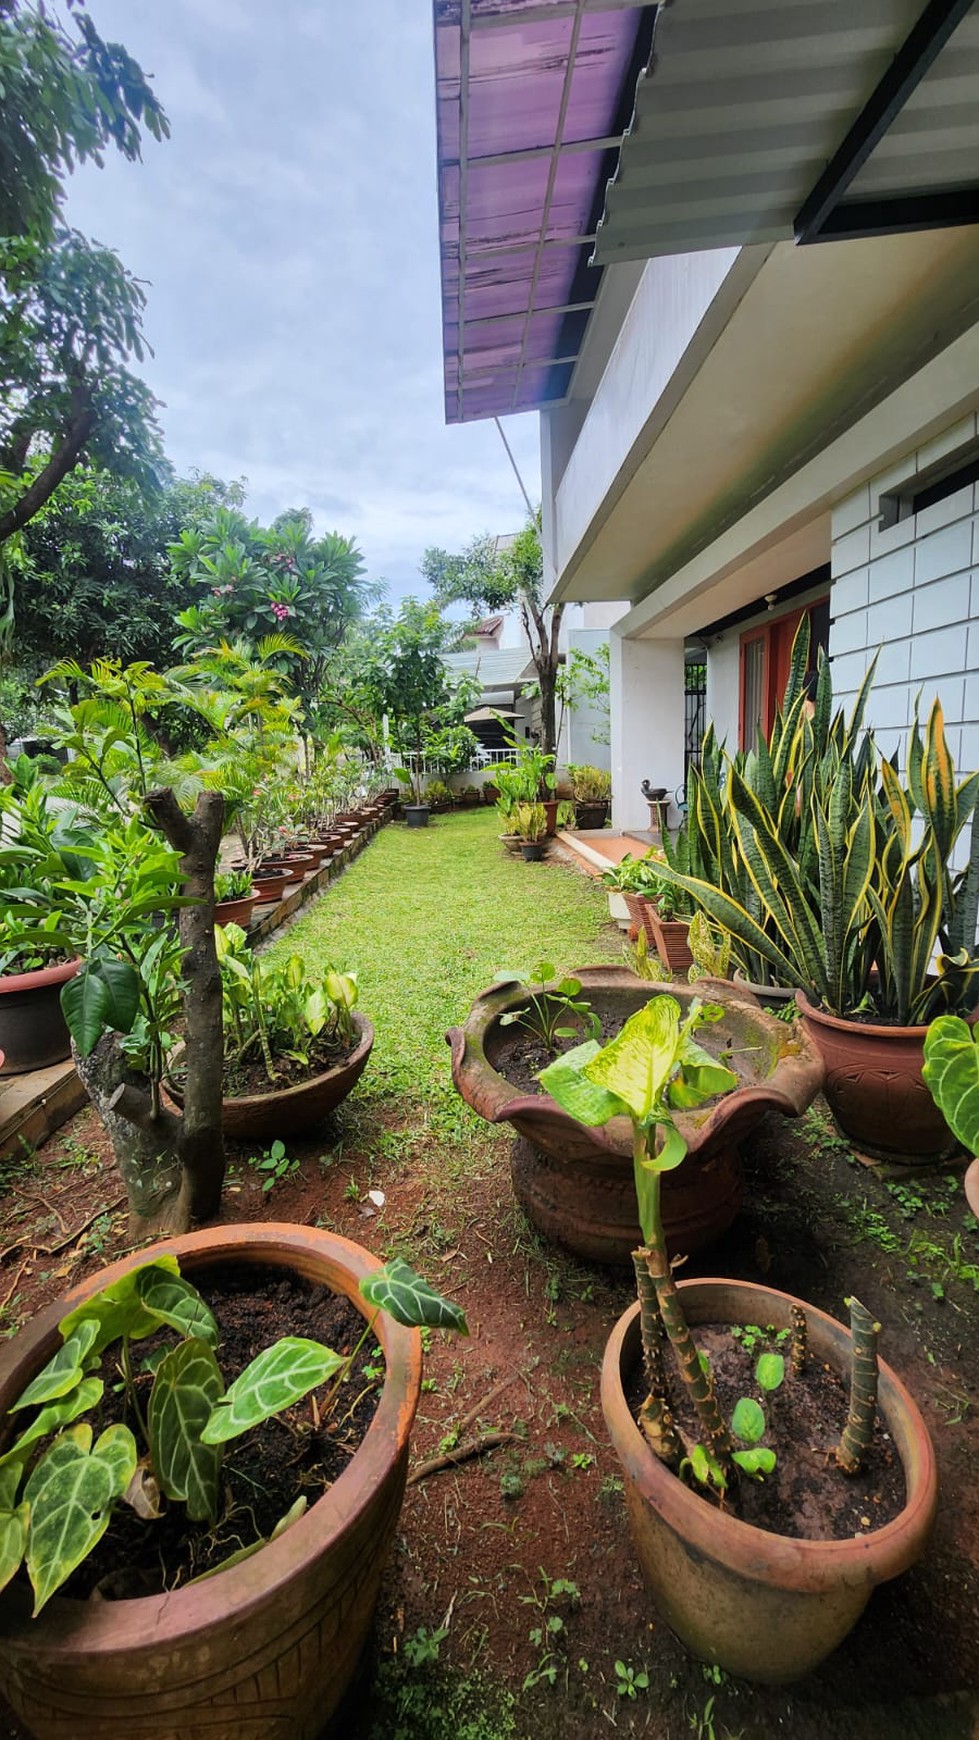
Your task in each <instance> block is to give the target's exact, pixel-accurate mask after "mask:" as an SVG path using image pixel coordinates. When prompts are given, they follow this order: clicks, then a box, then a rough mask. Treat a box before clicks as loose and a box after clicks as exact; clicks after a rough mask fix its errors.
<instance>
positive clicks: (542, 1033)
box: [496, 961, 602, 1051]
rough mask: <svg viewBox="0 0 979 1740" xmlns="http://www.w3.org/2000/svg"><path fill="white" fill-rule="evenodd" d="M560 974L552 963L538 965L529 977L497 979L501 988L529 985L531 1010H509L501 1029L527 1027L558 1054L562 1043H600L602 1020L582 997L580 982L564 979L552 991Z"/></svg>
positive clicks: (512, 974) (499, 975) (502, 975)
mask: <svg viewBox="0 0 979 1740" xmlns="http://www.w3.org/2000/svg"><path fill="white" fill-rule="evenodd" d="M556 974H557V968H556V967H555V966H554V965H553V963H552V962H551V961H538V962H537V964H536V966H533V967H531V969H530V972H529V973H521V972H505V973H497V975H496V979H497V983H498V984H502V985H508V984H516V985H526V986H527V989H528V992H529V1002H528V1004H527V1007H526V1008H525V1009H510V1010H508V1012H507V1013H506V1014H505V1015H501V1016H500V1026H501V1027H512V1026H514V1025H515V1024H516V1025H519V1026H520V1027H525V1028H526V1029H527V1032H528V1033H532V1034H533V1035H534V1037H535V1038H536V1039H540V1040H541V1041H542V1043H543V1044H544V1045H546V1047H547V1049H548V1051H556V1050H557V1042H558V1040H559V1039H598V1038H599V1036H600V1034H601V1031H602V1023H601V1021H600V1019H599V1017H598V1016H597V1015H596V1014H595V1011H594V1010H593V1008H592V1006H591V1004H590V1003H589V1001H588V999H587V997H582V995H581V980H580V979H572V978H564V979H561V980H559V982H558V983H557V984H556V985H553V984H552V985H551V989H550V990H548V988H547V987H548V985H549V984H551V981H552V980H553V979H554V978H555V977H556ZM535 987H536V988H535Z"/></svg>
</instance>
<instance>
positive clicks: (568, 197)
mask: <svg viewBox="0 0 979 1740" xmlns="http://www.w3.org/2000/svg"><path fill="white" fill-rule="evenodd" d="M654 13H655V7H654V6H650V5H646V4H644V3H643V0H435V73H436V99H437V118H438V176H439V225H440V247H441V256H442V319H443V349H444V353H445V414H446V420H447V421H448V422H450V423H459V422H466V421H468V420H470V419H472V418H477V417H492V416H503V415H506V414H507V413H508V412H512V411H527V410H533V409H536V408H538V407H539V406H541V405H546V404H555V403H558V402H560V400H562V399H563V398H564V397H565V395H566V393H567V389H568V385H569V382H570V379H571V374H572V371H573V369H574V365H575V361H576V360H577V356H578V351H579V348H580V345H581V341H582V338H583V336H584V331H585V327H586V325H587V323H588V315H589V311H590V309H591V308H592V306H593V304H594V300H595V295H596V292H597V288H598V284H599V281H600V278H601V272H600V271H599V270H598V269H597V268H596V267H594V266H592V265H590V264H589V258H588V257H589V254H590V253H591V248H592V244H593V242H594V237H595V224H596V220H597V218H598V215H599V212H600V211H601V207H602V200H603V198H604V189H605V184H606V181H607V179H608V177H609V175H610V174H611V173H612V169H613V168H614V165H615V159H616V152H617V149H618V146H619V143H620V140H621V137H622V132H623V129H624V127H625V123H626V121H627V120H628V118H629V115H630V114H631V112H632V106H633V101H634V96H635V84H636V78H637V76H638V73H639V70H640V68H641V66H642V65H644V63H645V61H646V58H647V56H648V53H649V45H650V41H651V39H652V21H653V16H654Z"/></svg>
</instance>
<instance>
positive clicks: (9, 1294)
mask: <svg viewBox="0 0 979 1740" xmlns="http://www.w3.org/2000/svg"><path fill="white" fill-rule="evenodd" d="M36 1255H37V1252H36V1251H28V1253H27V1255H26V1257H25V1258H24V1261H23V1262H22V1263H21V1265H20V1268H19V1269H18V1270H17V1273H16V1275H15V1276H14V1278H13V1280H12V1281H11V1283H10V1286H9V1287H8V1288H7V1291H6V1293H5V1294H4V1296H3V1298H2V1299H0V1311H6V1309H7V1306H8V1305H9V1304H10V1301H11V1299H12V1298H13V1296H14V1294H15V1293H16V1291H17V1284H18V1282H19V1281H20V1278H21V1275H22V1274H23V1273H24V1270H25V1269H26V1267H27V1265H28V1263H29V1262H30V1260H31V1258H32V1256H36Z"/></svg>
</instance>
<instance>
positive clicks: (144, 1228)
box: [71, 1033, 190, 1239]
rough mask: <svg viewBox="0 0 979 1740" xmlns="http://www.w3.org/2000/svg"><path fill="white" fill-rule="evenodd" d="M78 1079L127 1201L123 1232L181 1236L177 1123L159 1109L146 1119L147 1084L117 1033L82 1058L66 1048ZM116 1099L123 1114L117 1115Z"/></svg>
mask: <svg viewBox="0 0 979 1740" xmlns="http://www.w3.org/2000/svg"><path fill="white" fill-rule="evenodd" d="M71 1050H72V1056H73V1057H74V1059H75V1068H76V1069H77V1071H78V1075H79V1079H80V1081H81V1083H82V1085H83V1087H84V1089H85V1092H86V1093H87V1094H88V1097H89V1099H90V1100H91V1102H92V1104H93V1106H94V1107H95V1110H96V1111H97V1112H98V1114H99V1117H100V1118H101V1120H102V1122H103V1124H104V1125H105V1128H106V1130H107V1132H108V1134H109V1137H110V1139H111V1142H112V1151H113V1153H114V1155H115V1157H116V1165H117V1166H118V1168H119V1171H120V1173H121V1175H122V1181H123V1183H124V1184H125V1186H126V1195H127V1196H128V1198H129V1233H130V1237H131V1238H133V1239H140V1238H145V1237H146V1235H147V1233H158V1234H164V1233H178V1232H186V1231H187V1230H188V1228H189V1226H190V1213H189V1204H188V1202H187V1200H186V1198H187V1192H186V1189H185V1188H184V1178H183V1166H182V1164H181V1160H180V1119H179V1118H178V1117H177V1115H176V1113H174V1112H169V1111H167V1110H165V1109H161V1111H160V1114H159V1116H158V1117H156V1118H153V1117H151V1116H149V1115H148V1114H149V1112H150V1111H151V1101H150V1093H149V1082H148V1081H147V1079H146V1077H145V1076H142V1075H138V1074H137V1073H136V1071H135V1070H133V1069H131V1068H130V1067H129V1064H128V1062H127V1060H126V1056H125V1053H124V1051H123V1049H122V1046H121V1045H120V1043H119V1035H118V1034H117V1033H106V1034H104V1035H103V1037H102V1038H101V1039H100V1040H99V1042H98V1044H97V1046H96V1047H95V1050H94V1051H93V1052H91V1053H90V1055H89V1056H88V1057H80V1056H79V1054H78V1052H77V1051H76V1049H75V1046H74V1044H73V1045H72V1048H71ZM133 1096H135V1100H136V1101H140V1102H142V1110H143V1113H144V1116H143V1117H142V1119H141V1121H140V1123H138V1124H137V1123H135V1122H134V1121H133V1117H132V1108H133V1105H134V1103H135V1102H134V1098H133ZM120 1101H125V1103H126V1106H127V1110H126V1111H125V1112H123V1111H122V1109H121V1105H120Z"/></svg>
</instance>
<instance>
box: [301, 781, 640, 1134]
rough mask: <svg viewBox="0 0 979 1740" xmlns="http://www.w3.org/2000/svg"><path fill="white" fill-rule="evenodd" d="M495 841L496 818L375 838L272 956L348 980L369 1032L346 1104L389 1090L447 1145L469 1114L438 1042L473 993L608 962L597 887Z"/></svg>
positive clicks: (482, 815) (458, 820) (611, 945)
mask: <svg viewBox="0 0 979 1740" xmlns="http://www.w3.org/2000/svg"><path fill="white" fill-rule="evenodd" d="M498 832H499V823H498V821H497V818H496V816H495V814H494V813H493V812H491V811H490V812H487V811H481V810H475V811H469V812H464V813H463V814H461V815H457V816H446V817H440V818H439V819H438V820H437V821H435V822H433V823H432V824H431V825H430V826H429V827H428V828H425V829H415V830H411V831H409V830H408V829H407V828H404V827H400V826H397V825H395V826H391V827H387V828H383V829H382V830H381V832H380V833H379V834H378V836H377V837H376V839H375V840H374V842H373V843H372V844H371V846H370V847H369V848H368V850H367V851H365V852H363V853H362V854H361V855H360V857H359V858H357V859H356V860H355V862H354V863H353V864H352V865H351V866H350V868H349V869H348V870H346V871H345V872H344V875H343V876H342V877H341V879H340V880H339V881H338V882H336V883H334V884H333V886H332V887H331V888H330V889H329V890H328V891H327V893H326V894H325V895H324V896H322V898H320V899H319V900H318V901H317V902H316V904H315V906H314V907H313V908H312V910H311V911H309V912H308V913H307V914H306V915H305V916H303V917H302V918H300V919H299V920H298V922H297V923H296V924H294V925H293V926H292V928H291V929H290V931H289V933H288V936H287V937H284V938H282V939H281V940H280V941H279V942H277V943H276V944H275V945H274V951H273V952H274V953H276V954H278V955H280V956H281V955H283V954H292V953H299V954H301V955H302V956H303V958H304V959H305V961H306V963H307V965H308V966H309V967H311V968H314V969H315V968H316V967H319V966H325V965H326V964H327V963H331V964H333V965H336V966H339V967H341V968H343V969H345V970H348V971H350V970H352V971H356V973H357V983H358V990H359V1001H360V1006H361V1008H362V1009H363V1010H364V1012H365V1014H367V1015H368V1016H369V1017H370V1019H371V1020H372V1021H373V1023H374V1027H375V1030H376V1039H375V1043H374V1051H373V1055H372V1057H371V1065H370V1069H369V1070H368V1071H367V1073H366V1074H365V1076H364V1079H363V1081H362V1083H361V1086H360V1088H359V1089H358V1100H359V1101H360V1103H361V1105H365V1104H369V1102H370V1100H371V1099H375V1100H376V1099H377V1098H378V1097H381V1096H384V1097H390V1096H392V1095H395V1094H396V1095H398V1097H399V1098H401V1099H403V1100H404V1101H405V1102H406V1109H407V1107H413V1108H414V1109H416V1110H417V1108H418V1107H419V1106H423V1107H424V1108H425V1123H426V1125H427V1126H428V1127H429V1128H430V1129H434V1130H435V1132H436V1133H439V1134H442V1135H445V1136H448V1137H450V1138H451V1137H453V1136H457V1135H459V1134H461V1133H463V1132H464V1130H465V1129H466V1128H467V1125H468V1118H469V1114H468V1111H467V1108H466V1107H465V1106H463V1105H462V1102H461V1101H460V1100H459V1098H458V1096H457V1094H456V1093H455V1090H454V1088H453V1087H452V1080H451V1076H450V1074H449V1053H448V1047H447V1046H446V1043H445V1033H446V1030H447V1028H449V1027H452V1026H455V1025H458V1024H459V1023H460V1022H462V1021H463V1020H464V1019H465V1017H466V1015H467V1014H468V1012H469V1008H470V1005H471V1004H472V1002H473V999H474V998H475V997H476V995H477V994H478V992H480V991H481V990H484V989H485V988H486V986H487V985H489V984H490V983H491V982H492V980H493V979H494V978H495V977H496V975H497V973H499V972H501V971H502V970H504V969H506V968H511V967H523V968H526V967H528V966H530V965H532V964H533V963H534V962H535V961H537V960H539V959H541V958H542V957H546V958H547V959H548V960H550V961H553V962H554V963H555V965H556V966H557V968H558V969H559V971H560V970H566V969H568V968H570V967H575V966H584V965H585V964H589V965H590V964H592V963H594V962H595V961H596V960H600V959H602V958H606V957H607V958H609V959H612V958H614V957H615V956H616V954H617V953H618V945H617V941H616V939H615V938H614V937H613V936H612V935H611V933H610V932H609V930H608V913H607V909H606V901H605V891H604V889H602V888H601V887H597V886H596V885H595V884H594V883H593V882H592V880H591V879H590V878H588V877H586V876H583V875H581V874H580V873H579V872H578V871H576V870H573V869H570V868H568V867H566V866H564V865H561V864H556V863H550V864H548V863H544V864H525V863H524V862H523V860H522V859H517V858H514V857H511V856H510V854H508V853H506V852H504V850H503V849H502V847H500V846H499V845H498V844H497V842H496V839H495V836H496V834H497V833H498Z"/></svg>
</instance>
